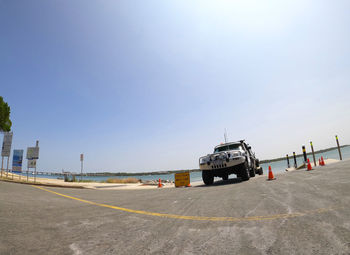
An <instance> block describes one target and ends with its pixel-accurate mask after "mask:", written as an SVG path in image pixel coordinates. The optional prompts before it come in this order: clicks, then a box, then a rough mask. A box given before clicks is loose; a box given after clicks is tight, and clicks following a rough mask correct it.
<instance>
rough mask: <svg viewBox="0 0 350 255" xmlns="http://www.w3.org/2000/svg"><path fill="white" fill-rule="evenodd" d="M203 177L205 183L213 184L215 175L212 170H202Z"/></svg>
mask: <svg viewBox="0 0 350 255" xmlns="http://www.w3.org/2000/svg"><path fill="white" fill-rule="evenodd" d="M202 179H203V182H204V184H205V185H211V184H213V182H214V175H213V174H212V173H211V172H210V171H202Z"/></svg>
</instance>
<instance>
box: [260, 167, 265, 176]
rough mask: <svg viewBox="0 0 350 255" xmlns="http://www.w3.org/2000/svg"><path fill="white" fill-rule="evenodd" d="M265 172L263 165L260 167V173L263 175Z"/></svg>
mask: <svg viewBox="0 0 350 255" xmlns="http://www.w3.org/2000/svg"><path fill="white" fill-rule="evenodd" d="M263 174H264V171H263V169H262V167H260V168H259V175H263Z"/></svg>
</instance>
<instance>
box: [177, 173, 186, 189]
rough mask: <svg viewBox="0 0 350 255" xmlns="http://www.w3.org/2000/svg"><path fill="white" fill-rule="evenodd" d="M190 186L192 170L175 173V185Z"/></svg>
mask: <svg viewBox="0 0 350 255" xmlns="http://www.w3.org/2000/svg"><path fill="white" fill-rule="evenodd" d="M181 186H186V187H187V186H190V172H185V173H178V174H175V187H181Z"/></svg>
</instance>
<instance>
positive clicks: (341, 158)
mask: <svg viewBox="0 0 350 255" xmlns="http://www.w3.org/2000/svg"><path fill="white" fill-rule="evenodd" d="M335 140H336V141H337V147H338V152H339V159H340V160H343V157H342V156H341V150H340V146H339V140H338V136H337V135H336V136H335Z"/></svg>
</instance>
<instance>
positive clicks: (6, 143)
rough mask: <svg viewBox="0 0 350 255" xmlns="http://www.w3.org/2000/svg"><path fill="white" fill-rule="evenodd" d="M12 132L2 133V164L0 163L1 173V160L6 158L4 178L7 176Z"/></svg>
mask: <svg viewBox="0 0 350 255" xmlns="http://www.w3.org/2000/svg"><path fill="white" fill-rule="evenodd" d="M12 137H13V133H12V132H5V133H4V140H3V142H2V150H1V157H2V163H1V171H2V170H3V160H4V157H7V168H6V178H7V177H8V174H9V172H8V171H9V158H10V154H11V145H12Z"/></svg>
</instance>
